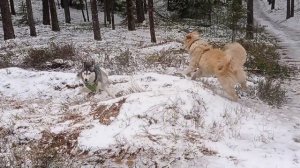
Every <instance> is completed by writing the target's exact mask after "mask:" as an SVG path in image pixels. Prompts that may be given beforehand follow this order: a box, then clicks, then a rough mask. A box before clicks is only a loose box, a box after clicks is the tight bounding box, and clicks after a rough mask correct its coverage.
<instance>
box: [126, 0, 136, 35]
mask: <svg viewBox="0 0 300 168" xmlns="http://www.w3.org/2000/svg"><path fill="white" fill-rule="evenodd" d="M126 9H127V22H128V30H129V31H132V30H135V20H134V15H133V11H134V5H133V0H126Z"/></svg>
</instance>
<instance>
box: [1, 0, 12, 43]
mask: <svg viewBox="0 0 300 168" xmlns="http://www.w3.org/2000/svg"><path fill="white" fill-rule="evenodd" d="M0 9H1V16H2V26H3V32H4V40H8V39H13V38H15V33H14V28H13V24H12V20H11V13H10V8H9V3H8V0H0Z"/></svg>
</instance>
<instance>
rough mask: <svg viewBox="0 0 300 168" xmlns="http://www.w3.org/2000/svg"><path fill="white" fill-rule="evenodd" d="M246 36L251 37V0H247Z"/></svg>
mask: <svg viewBox="0 0 300 168" xmlns="http://www.w3.org/2000/svg"><path fill="white" fill-rule="evenodd" d="M246 38H247V39H253V0H247V28H246Z"/></svg>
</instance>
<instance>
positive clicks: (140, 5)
mask: <svg viewBox="0 0 300 168" xmlns="http://www.w3.org/2000/svg"><path fill="white" fill-rule="evenodd" d="M135 4H136V5H135V6H136V17H137V22H138V23H142V22H143V21H144V20H145V14H144V2H143V0H135Z"/></svg>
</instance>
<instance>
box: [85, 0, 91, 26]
mask: <svg viewBox="0 0 300 168" xmlns="http://www.w3.org/2000/svg"><path fill="white" fill-rule="evenodd" d="M85 10H86V17H87V21H88V22H89V21H90V16H89V10H88V4H87V0H85Z"/></svg>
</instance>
